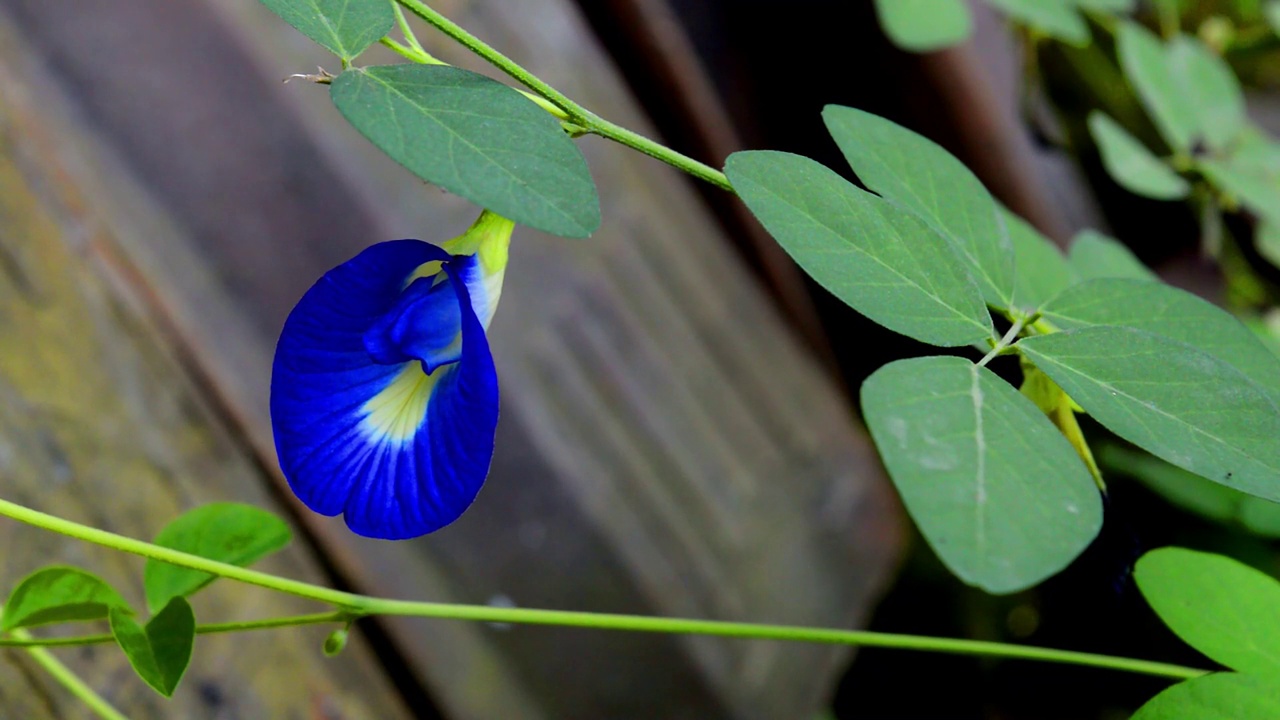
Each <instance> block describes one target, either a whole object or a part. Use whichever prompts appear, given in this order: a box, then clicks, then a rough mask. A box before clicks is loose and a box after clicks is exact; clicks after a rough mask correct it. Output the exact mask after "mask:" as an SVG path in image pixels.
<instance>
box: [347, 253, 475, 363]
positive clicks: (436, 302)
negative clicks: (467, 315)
mask: <svg viewBox="0 0 1280 720" xmlns="http://www.w3.org/2000/svg"><path fill="white" fill-rule="evenodd" d="M438 280H441V278H438V277H437V276H432V277H422V278H418V279H417V280H414V281H413V284H411V285H410V286H409V287H408V288H406V289H405V291H404V294H403V295H401V297H400V300H399V301H398V302H397V303H396V305H395V307H394V308H392V309H391V310H390V311H389V312H388V313H387V314H386V315H385V316H383V317H382V318H381V319H380V320H378V322H376V323H374V325H373V327H372V328H370V329H369V332H367V333H365V336H364V344H365V348H366V349H367V350H368V351H369V355H370V356H372V357H373V359H374V361H375V362H379V363H402V362H408V361H410V360H415V359H416V360H421V361H422V363H423V366H424V367H425V368H426V370H427V372H431V371H433V370H435V369H436V368H438V367H440V366H441V365H445V364H447V363H451V362H456V361H457V360H458V358H460V357H461V356H462V348H461V339H462V338H461V329H462V326H461V323H462V316H461V312H460V310H459V307H458V298H457V294H456V292H455V291H454V289H453V287H452V280H450V279H448V278H443V279H442V281H439V282H438Z"/></svg>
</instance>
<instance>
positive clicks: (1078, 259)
mask: <svg viewBox="0 0 1280 720" xmlns="http://www.w3.org/2000/svg"><path fill="white" fill-rule="evenodd" d="M1067 264H1068V265H1069V266H1071V271H1072V272H1073V273H1074V274H1075V276H1076V277H1077V278H1080V279H1081V280H1092V279H1096V278H1110V277H1115V278H1136V279H1138V280H1159V278H1157V277H1156V275H1155V273H1153V272H1151V269H1150V268H1148V267H1147V266H1146V265H1143V264H1142V261H1141V260H1139V259H1138V258H1136V257H1134V255H1133V252H1132V251H1130V250H1129V248H1127V247H1125V246H1124V245H1122V244H1120V243H1119V242H1117V241H1116V240H1114V239H1112V238H1109V237H1107V236H1106V235H1103V234H1102V233H1100V232H1097V231H1096V230H1085V231H1083V232H1081V233H1080V234H1079V235H1076V236H1075V238H1073V239H1072V241H1071V247H1069V248H1068V249H1067Z"/></svg>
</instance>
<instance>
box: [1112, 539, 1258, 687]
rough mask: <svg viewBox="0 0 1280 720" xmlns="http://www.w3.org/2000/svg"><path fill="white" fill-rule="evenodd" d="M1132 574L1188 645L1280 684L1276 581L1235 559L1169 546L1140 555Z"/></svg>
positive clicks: (1229, 665) (1237, 667)
mask: <svg viewBox="0 0 1280 720" xmlns="http://www.w3.org/2000/svg"><path fill="white" fill-rule="evenodd" d="M1134 578H1135V579H1136V580H1137V582H1138V588H1139V589H1140V590H1141V591H1142V596H1143V597H1145V598H1146V599H1147V603H1148V604H1150V605H1151V608H1152V609H1153V610H1155V611H1156V614H1157V615H1159V616H1160V619H1161V620H1163V621H1164V624H1165V625H1167V626H1168V627H1169V629H1170V630H1172V631H1173V632H1174V633H1175V634H1176V635H1177V636H1178V637H1180V638H1182V639H1183V640H1184V641H1185V642H1186V643H1187V644H1188V645H1190V646H1191V647H1193V648H1195V649H1196V650H1199V651H1200V652H1202V653H1204V654H1205V655H1207V656H1208V657H1209V658H1211V659H1212V660H1214V661H1216V662H1219V663H1222V664H1223V665H1225V666H1227V667H1229V668H1231V669H1232V670H1239V671H1240V672H1247V673H1252V674H1255V675H1262V676H1266V677H1269V678H1271V680H1272V682H1273V683H1280V612H1277V611H1276V609H1277V608H1280V583H1278V582H1276V581H1275V579H1274V578H1272V577H1270V576H1269V575H1267V574H1265V573H1262V572H1260V571H1258V570H1255V569H1253V568H1251V567H1249V566H1248V565H1245V564H1243V563H1241V562H1239V561H1237V560H1233V559H1231V558H1229V557H1224V556H1222V555H1215V554H1212V553H1204V552H1197V551H1195V550H1187V549H1185V548H1177V547H1167V548H1160V549H1158V550H1152V551H1151V552H1149V553H1147V554H1146V555H1143V556H1142V557H1141V558H1140V559H1139V560H1138V564H1137V566H1136V567H1135V568H1134Z"/></svg>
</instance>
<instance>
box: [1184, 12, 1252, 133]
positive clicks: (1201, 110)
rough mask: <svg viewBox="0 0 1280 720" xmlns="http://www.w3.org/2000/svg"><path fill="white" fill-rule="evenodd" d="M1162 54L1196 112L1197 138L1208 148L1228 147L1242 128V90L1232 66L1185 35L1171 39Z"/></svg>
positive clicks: (1243, 121) (1243, 120)
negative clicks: (1164, 55)
mask: <svg viewBox="0 0 1280 720" xmlns="http://www.w3.org/2000/svg"><path fill="white" fill-rule="evenodd" d="M1165 52H1166V55H1167V58H1168V63H1169V66H1170V68H1171V71H1172V73H1173V75H1174V77H1175V78H1177V79H1178V80H1179V81H1181V83H1182V88H1181V90H1182V92H1183V93H1185V94H1186V96H1187V98H1188V100H1189V101H1190V103H1191V107H1192V110H1193V111H1194V112H1195V118H1196V120H1195V126H1194V127H1195V132H1196V136H1197V137H1198V138H1200V139H1201V140H1203V141H1204V142H1205V144H1206V145H1208V146H1209V148H1211V149H1214V150H1221V149H1223V148H1225V147H1227V146H1228V144H1229V143H1231V141H1232V140H1234V139H1235V138H1236V136H1237V135H1239V134H1240V131H1241V130H1243V129H1244V126H1245V108H1244V91H1243V90H1242V89H1241V88H1240V82H1239V81H1238V80H1236V76H1235V74H1234V73H1233V72H1232V71H1231V67H1230V66H1229V65H1227V63H1226V61H1225V60H1223V59H1222V58H1221V57H1218V55H1217V54H1215V53H1214V52H1213V51H1212V50H1210V49H1209V48H1208V47H1207V46H1206V45H1205V44H1204V43H1203V42H1201V41H1200V40H1198V39H1196V38H1192V37H1190V36H1187V35H1179V36H1177V37H1175V38H1173V39H1172V40H1170V41H1169V44H1168V46H1167V49H1166V51H1165Z"/></svg>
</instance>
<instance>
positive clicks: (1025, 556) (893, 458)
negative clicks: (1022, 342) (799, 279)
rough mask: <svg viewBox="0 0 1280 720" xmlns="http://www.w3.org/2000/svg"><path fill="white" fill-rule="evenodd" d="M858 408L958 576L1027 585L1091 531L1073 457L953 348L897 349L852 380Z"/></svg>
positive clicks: (1066, 557)
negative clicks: (933, 352) (922, 353)
mask: <svg viewBox="0 0 1280 720" xmlns="http://www.w3.org/2000/svg"><path fill="white" fill-rule="evenodd" d="M862 409H863V413H864V415H865V416H866V419H867V426H868V427H869V428H870V430H871V436H872V437H873V438H874V439H875V442H876V447H877V448H879V450H880V455H881V457H882V458H884V462H885V467H886V468H888V470H889V475H890V476H891V477H892V478H893V482H894V484H895V485H896V486H897V488H898V492H899V494H901V495H902V501H903V503H904V504H905V505H906V507H907V511H908V512H910V513H911V517H912V518H913V519H914V520H915V522H916V524H917V525H918V526H919V527H920V531H921V533H922V534H923V535H924V537H925V539H926V540H928V542H929V545H930V546H931V547H932V548H933V549H934V551H935V552H937V553H938V557H940V558H941V559H942V561H943V562H944V563H945V564H946V565H947V567H948V568H950V569H951V571H952V572H954V573H955V574H956V575H957V576H959V577H960V579H961V580H964V581H965V582H967V583H970V584H973V585H977V586H979V587H981V588H983V589H985V590H987V591H988V592H992V593H1008V592H1014V591H1017V590H1021V589H1023V588H1027V587H1030V586H1032V585H1035V584H1036V583H1038V582H1040V581H1041V580H1043V579H1045V578H1047V577H1049V576H1050V575H1053V574H1054V573H1056V572H1058V571H1059V570H1061V569H1062V568H1064V567H1066V565H1067V564H1068V563H1070V562H1071V561H1072V560H1073V559H1075V557H1076V556H1077V555H1079V554H1080V552H1081V551H1082V550H1083V549H1084V548H1085V547H1086V546H1087V545H1088V544H1089V542H1090V541H1091V540H1092V539H1093V538H1094V536H1095V535H1097V533H1098V528H1099V527H1100V526H1101V523H1102V503H1101V500H1100V499H1099V496H1098V491H1097V488H1096V487H1095V486H1094V484H1093V479H1092V478H1091V477H1090V475H1089V471H1088V470H1086V469H1085V466H1084V463H1083V462H1081V460H1080V457H1079V456H1078V455H1076V453H1075V450H1073V449H1072V447H1071V445H1070V444H1069V443H1068V442H1067V440H1066V438H1064V437H1063V436H1062V434H1061V433H1060V432H1058V430H1057V428H1055V427H1054V426H1053V424H1052V423H1050V422H1049V419H1048V418H1046V417H1045V415H1044V413H1042V412H1040V410H1039V409H1038V408H1037V407H1036V406H1035V404H1033V403H1032V402H1031V401H1030V400H1028V399H1027V398H1026V397H1024V396H1023V395H1022V394H1021V393H1019V392H1018V391H1017V390H1014V389H1013V387H1011V386H1010V385H1009V384H1008V383H1006V382H1005V381H1003V380H1001V379H1000V378H998V377H996V376H995V375H994V374H992V373H991V371H989V370H987V369H986V368H982V367H978V366H977V365H974V364H973V363H970V362H968V361H966V360H964V359H962V358H957V357H927V358H914V359H911V360H899V361H897V362H894V363H890V364H888V365H885V366H884V367H882V368H880V369H879V370H877V371H876V372H875V373H873V374H872V375H871V377H869V378H867V380H866V382H864V383H863V385H862Z"/></svg>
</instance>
